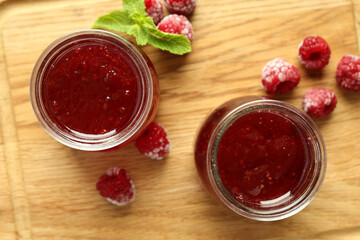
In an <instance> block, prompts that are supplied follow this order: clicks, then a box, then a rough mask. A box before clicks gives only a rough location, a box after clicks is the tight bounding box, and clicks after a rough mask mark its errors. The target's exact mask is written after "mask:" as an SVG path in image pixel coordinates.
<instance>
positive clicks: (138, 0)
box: [123, 0, 146, 17]
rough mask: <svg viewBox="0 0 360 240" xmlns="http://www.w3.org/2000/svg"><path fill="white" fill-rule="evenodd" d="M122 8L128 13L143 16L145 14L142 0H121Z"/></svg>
mask: <svg viewBox="0 0 360 240" xmlns="http://www.w3.org/2000/svg"><path fill="white" fill-rule="evenodd" d="M123 8H124V10H125V11H127V12H128V13H129V15H132V14H134V13H138V14H141V15H142V16H143V17H145V16H146V11H145V9H146V7H145V1H144V0H123Z"/></svg>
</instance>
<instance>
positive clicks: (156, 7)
mask: <svg viewBox="0 0 360 240" xmlns="http://www.w3.org/2000/svg"><path fill="white" fill-rule="evenodd" d="M145 7H146V13H147V15H148V16H150V17H151V18H152V19H153V20H154V24H155V25H157V24H158V23H159V22H160V21H161V19H163V17H164V10H163V5H162V3H161V1H160V0H145Z"/></svg>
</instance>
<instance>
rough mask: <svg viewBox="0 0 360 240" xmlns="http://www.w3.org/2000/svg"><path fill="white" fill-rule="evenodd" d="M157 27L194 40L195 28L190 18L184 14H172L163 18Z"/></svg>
mask: <svg viewBox="0 0 360 240" xmlns="http://www.w3.org/2000/svg"><path fill="white" fill-rule="evenodd" d="M157 29H159V30H160V31H163V32H167V33H174V34H182V35H184V36H185V37H187V38H188V39H189V40H190V41H192V40H193V28H192V25H191V23H190V22H189V20H188V19H187V18H186V17H185V16H182V15H177V14H170V15H168V16H166V17H164V18H163V20H161V22H160V23H159V25H158V26H157Z"/></svg>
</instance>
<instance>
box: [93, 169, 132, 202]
mask: <svg viewBox="0 0 360 240" xmlns="http://www.w3.org/2000/svg"><path fill="white" fill-rule="evenodd" d="M96 189H97V190H98V191H99V192H100V195H101V196H103V197H105V198H106V199H107V200H108V201H109V202H111V203H113V204H115V205H117V206H123V205H126V204H129V203H131V202H132V201H134V198H135V186H134V184H133V182H132V180H131V178H130V176H129V174H128V173H127V172H126V170H125V169H122V168H118V167H112V168H109V169H108V170H107V171H106V173H105V174H104V175H102V176H101V177H100V178H99V180H98V182H97V183H96Z"/></svg>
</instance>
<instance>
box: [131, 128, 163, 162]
mask: <svg viewBox="0 0 360 240" xmlns="http://www.w3.org/2000/svg"><path fill="white" fill-rule="evenodd" d="M135 147H136V148H137V149H138V150H139V152H140V153H141V154H144V155H145V156H148V157H150V158H152V159H157V160H161V159H163V158H164V157H165V156H166V155H167V154H168V153H169V152H170V142H169V140H168V138H167V133H166V131H165V129H164V128H163V127H162V126H160V125H159V124H157V123H154V122H152V123H150V125H149V126H148V127H147V128H146V129H145V131H144V132H143V133H142V135H141V136H140V137H139V138H138V139H136V142H135Z"/></svg>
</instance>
